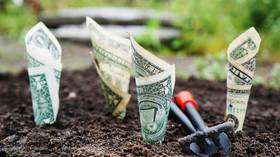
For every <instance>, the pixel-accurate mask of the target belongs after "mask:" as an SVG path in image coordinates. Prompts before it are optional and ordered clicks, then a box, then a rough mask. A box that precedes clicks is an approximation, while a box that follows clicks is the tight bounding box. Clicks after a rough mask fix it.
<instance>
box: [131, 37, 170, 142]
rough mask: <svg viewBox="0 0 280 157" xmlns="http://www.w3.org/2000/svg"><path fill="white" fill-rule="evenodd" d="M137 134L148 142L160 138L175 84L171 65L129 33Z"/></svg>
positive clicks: (161, 139)
mask: <svg viewBox="0 0 280 157" xmlns="http://www.w3.org/2000/svg"><path fill="white" fill-rule="evenodd" d="M130 40H131V47H132V54H133V61H134V68H135V75H136V78H135V81H136V89H137V98H138V104H139V113H140V122H141V134H142V137H143V139H144V141H147V142H149V143H155V142H160V143H161V142H162V141H163V140H164V136H165V132H166V125H167V119H168V115H169V109H170V103H171V99H172V95H173V89H174V84H175V66H174V65H169V64H168V63H166V62H164V61H163V60H161V59H159V58H158V57H156V56H154V55H153V54H151V53H150V52H148V51H147V50H145V49H144V48H142V47H141V46H140V45H138V43H136V41H135V40H134V39H133V37H130Z"/></svg>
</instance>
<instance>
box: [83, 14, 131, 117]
mask: <svg viewBox="0 0 280 157" xmlns="http://www.w3.org/2000/svg"><path fill="white" fill-rule="evenodd" d="M86 23H87V27H88V29H89V30H90V32H91V42H92V46H93V53H91V54H92V58H93V63H94V65H95V67H96V69H97V72H98V75H99V77H100V78H101V81H102V88H103V90H104V95H105V99H106V102H107V105H108V109H109V112H111V113H112V115H113V116H114V117H117V118H119V119H123V118H124V117H125V114H126V106H127V104H128V102H129V99H130V94H128V89H129V80H130V72H131V65H132V63H131V62H132V59H131V52H130V51H131V50H130V42H129V40H128V39H125V38H122V37H119V36H115V35H112V34H110V33H108V32H106V31H105V30H104V29H103V28H102V27H101V26H100V25H98V24H97V23H96V22H95V21H94V20H92V19H91V18H89V17H87V18H86Z"/></svg>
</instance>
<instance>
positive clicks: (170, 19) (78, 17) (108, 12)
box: [39, 7, 179, 27]
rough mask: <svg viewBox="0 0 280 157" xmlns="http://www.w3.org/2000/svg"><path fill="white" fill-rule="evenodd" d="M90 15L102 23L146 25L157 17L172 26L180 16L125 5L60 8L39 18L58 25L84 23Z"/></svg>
mask: <svg viewBox="0 0 280 157" xmlns="http://www.w3.org/2000/svg"><path fill="white" fill-rule="evenodd" d="M86 16H89V17H91V18H93V19H94V20H95V21H97V22H98V23H100V24H118V25H144V24H146V23H147V22H148V21H150V20H154V19H157V20H159V21H160V22H161V24H162V25H163V26H172V25H173V23H174V21H175V20H177V19H178V18H179V17H178V16H175V15H174V14H172V13H170V12H166V11H155V10H147V9H135V8H125V7H102V8H100V7H99V8H90V7H89V8H68V9H61V10H58V12H56V13H55V14H51V13H48V12H46V13H44V14H42V15H41V16H40V17H39V20H40V21H42V22H44V23H45V24H46V25H47V26H48V27H58V26H61V25H69V24H82V23H84V21H85V17H86Z"/></svg>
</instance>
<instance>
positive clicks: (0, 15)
mask: <svg viewBox="0 0 280 157" xmlns="http://www.w3.org/2000/svg"><path fill="white" fill-rule="evenodd" d="M35 19H36V18H35V16H34V15H33V13H32V12H31V11H30V9H28V8H27V7H24V6H17V5H15V4H13V3H11V2H10V1H8V3H7V4H6V5H5V6H3V8H2V9H1V10H0V33H1V34H2V35H6V36H9V37H12V38H20V37H22V36H23V32H25V30H26V29H28V28H29V27H30V26H32V25H33V24H34V23H35Z"/></svg>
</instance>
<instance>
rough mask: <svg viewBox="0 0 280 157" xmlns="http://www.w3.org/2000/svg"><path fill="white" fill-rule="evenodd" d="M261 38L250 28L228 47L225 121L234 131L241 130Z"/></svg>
mask: <svg viewBox="0 0 280 157" xmlns="http://www.w3.org/2000/svg"><path fill="white" fill-rule="evenodd" d="M260 43H261V38H260V36H259V34H258V32H257V31H256V30H255V28H253V27H251V28H250V29H248V30H247V31H246V32H244V33H242V34H241V35H240V36H239V37H237V38H236V39H235V40H234V41H233V42H232V43H231V44H230V45H229V47H228V50H227V55H228V61H229V64H228V74H227V108H226V115H225V117H226V119H227V121H230V122H232V123H233V124H234V129H235V131H240V130H242V128H243V123H244V120H245V115H246V109H247V104H248V100H249V96H250V90H251V86H252V80H253V77H254V72H255V68H256V55H257V53H258V50H259V47H260Z"/></svg>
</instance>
